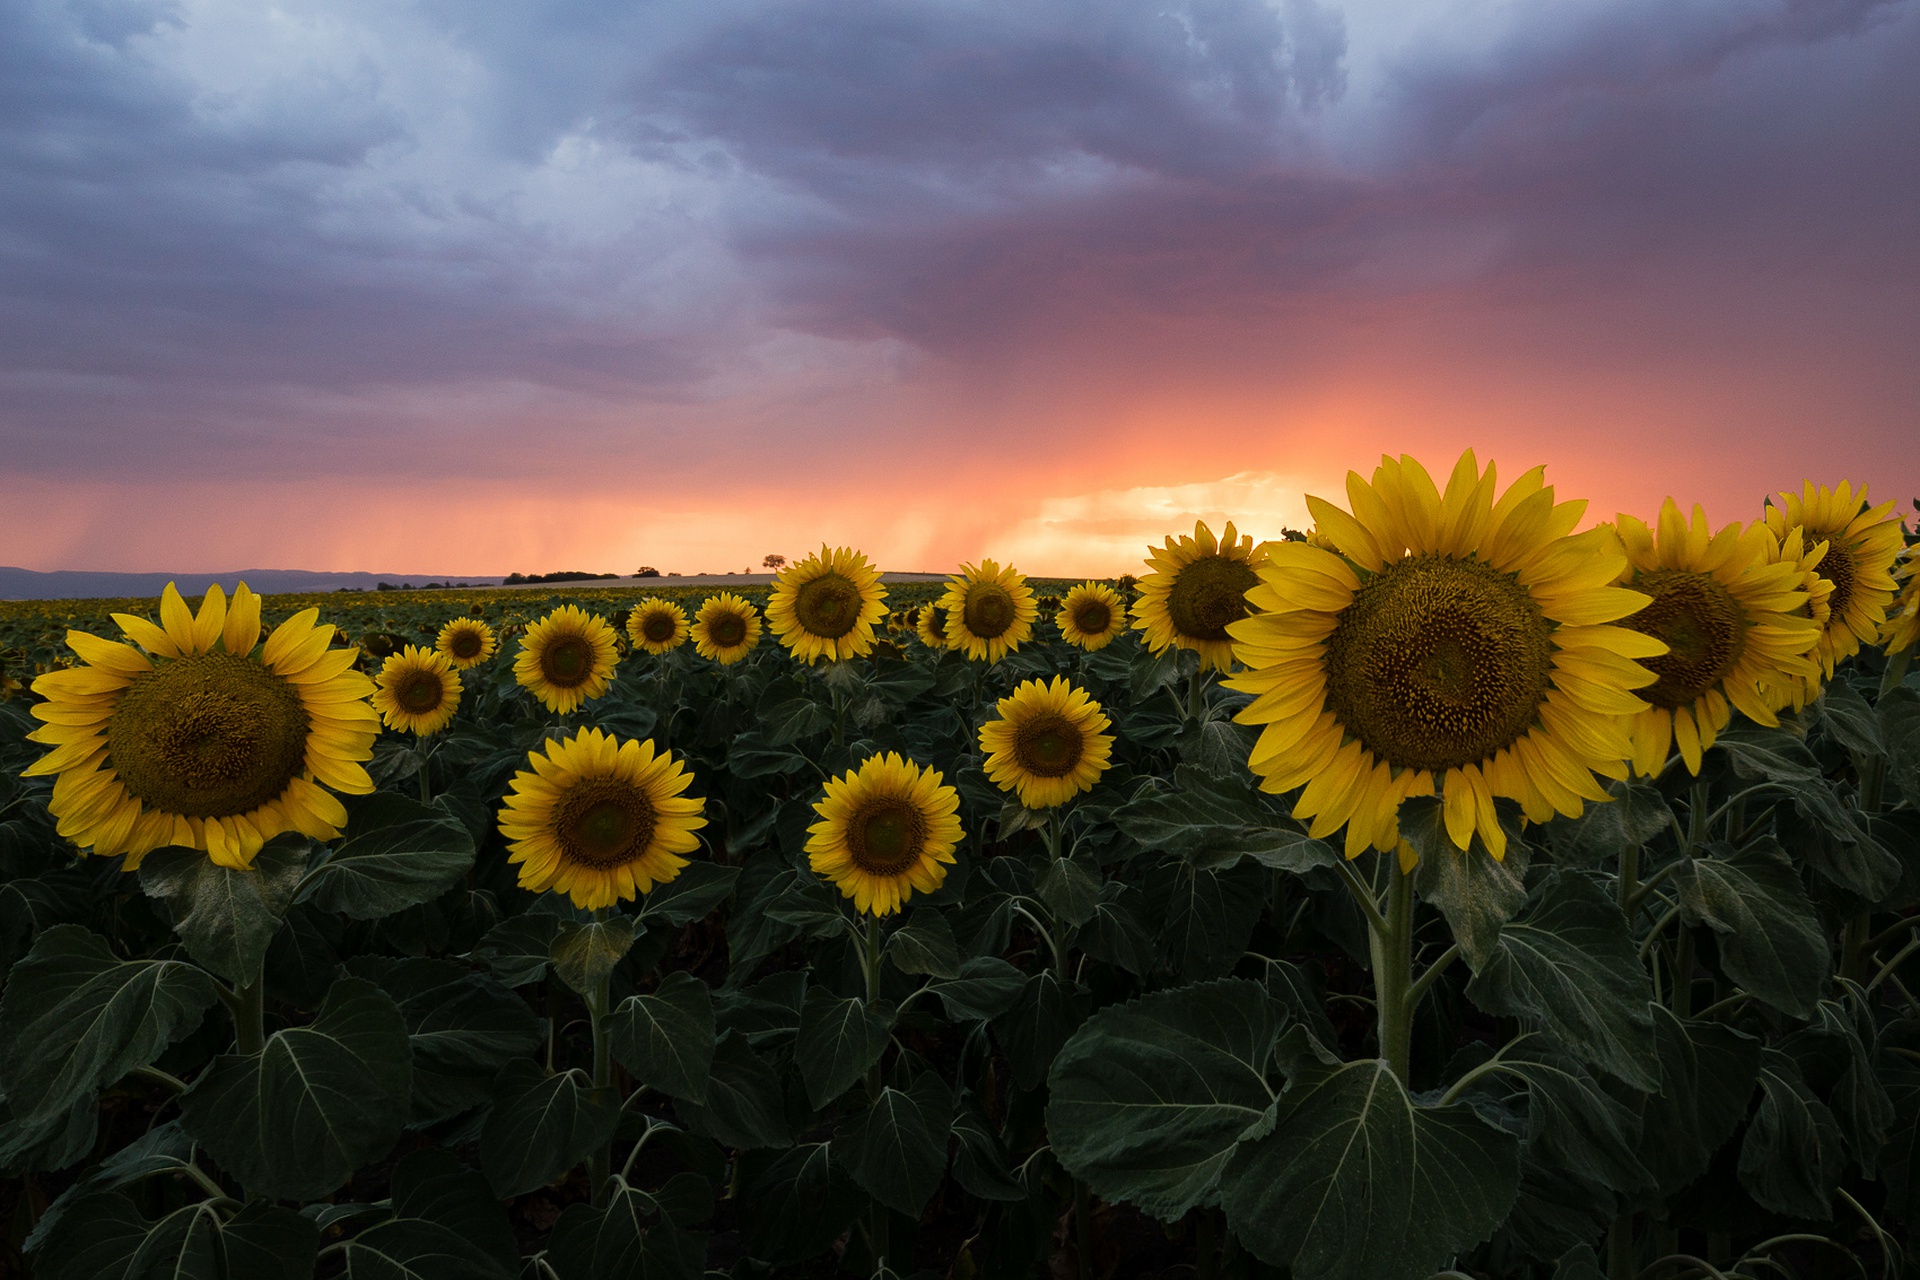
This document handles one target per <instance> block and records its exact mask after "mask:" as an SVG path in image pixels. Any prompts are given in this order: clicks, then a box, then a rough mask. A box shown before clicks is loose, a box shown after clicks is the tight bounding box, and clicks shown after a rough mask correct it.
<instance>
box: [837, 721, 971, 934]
mask: <svg viewBox="0 0 1920 1280" xmlns="http://www.w3.org/2000/svg"><path fill="white" fill-rule="evenodd" d="M813 809H814V812H815V813H818V814H819V815H820V821H818V822H816V823H814V824H813V825H812V826H810V827H808V828H807V832H808V835H807V861H808V863H809V864H810V865H811V866H812V867H813V869H814V871H815V872H816V873H817V874H819V875H822V876H825V877H826V878H827V879H829V880H831V881H833V883H834V884H835V885H837V886H838V887H839V889H840V896H841V897H843V898H852V899H853V905H854V909H855V910H857V911H862V912H866V913H867V914H869V915H875V916H886V915H892V914H893V913H894V912H896V911H898V910H900V906H901V904H902V903H904V902H906V901H907V899H909V898H911V897H912V896H913V894H914V891H915V890H919V891H920V892H921V893H932V892H933V891H934V890H935V889H938V888H939V887H940V885H941V883H942V882H943V881H944V880H945V879H946V878H947V866H948V865H949V864H951V863H952V862H953V851H954V849H955V848H956V847H958V846H959V844H960V836H961V831H960V819H959V817H958V814H959V811H960V795H959V793H958V792H956V791H955V790H954V789H953V788H952V787H949V786H946V785H945V784H944V782H943V780H942V778H941V775H940V774H939V773H938V772H937V771H936V770H933V769H923V768H921V767H920V766H919V765H917V764H915V763H914V762H913V761H911V760H907V759H905V758H903V757H901V756H899V755H896V754H895V753H893V752H891V751H890V752H888V753H887V754H885V755H878V756H869V757H868V758H867V760H866V762H865V763H864V764H862V765H861V766H860V767H859V768H858V769H852V770H849V771H847V772H846V773H844V774H842V775H841V776H839V777H838V778H831V779H829V780H828V781H827V787H826V794H825V796H823V797H822V798H821V799H820V800H819V801H818V802H816V803H815V804H814V806H813Z"/></svg>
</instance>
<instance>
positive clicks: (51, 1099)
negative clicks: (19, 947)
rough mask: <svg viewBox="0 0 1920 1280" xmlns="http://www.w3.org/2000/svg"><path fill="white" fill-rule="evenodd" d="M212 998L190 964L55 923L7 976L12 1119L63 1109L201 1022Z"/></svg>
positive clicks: (2, 1079) (5, 1042) (5, 1034)
mask: <svg viewBox="0 0 1920 1280" xmlns="http://www.w3.org/2000/svg"><path fill="white" fill-rule="evenodd" d="M215 998H216V997H215V986H214V982H213V979H211V978H209V977H208V976H207V975H206V974H205V973H204V972H202V971H201V970H199V969H196V968H195V967H194V966H192V965H190V964H186V963H183V962H181V961H178V960H121V959H120V958H119V957H117V956H115V955H114V954H113V952H112V951H110V950H108V949H107V944H106V942H105V941H104V940H102V939H101V938H99V937H98V936H96V935H95V934H92V933H89V932H88V931H87V930H85V929H83V928H81V927H80V926H79V925H75V924H62V925H55V926H54V927H53V928H51V929H49V930H47V931H46V932H45V933H43V934H41V935H40V936H39V938H37V939H35V941H34V944H33V950H32V951H30V952H28V953H27V957H26V958H25V959H24V960H22V961H20V962H19V963H18V964H16V965H14V966H13V969H12V971H11V972H10V973H8V975H7V989H6V993H5V995H4V996H3V997H0V1092H4V1093H5V1094H6V1097H7V1103H8V1105H9V1106H10V1107H11V1108H12V1110H13V1113H14V1115H15V1116H16V1117H18V1118H21V1119H25V1118H27V1117H33V1116H38V1117H43V1118H45V1119H48V1120H51V1119H53V1118H55V1117H64V1116H65V1114H66V1113H67V1112H68V1111H69V1110H70V1109H71V1108H72V1107H73V1106H74V1104H75V1103H76V1102H79V1101H80V1100H82V1099H86V1098H89V1097H90V1095H91V1094H92V1093H93V1091H94V1090H95V1089H98V1088H100V1087H101V1086H103V1085H109V1084H112V1083H114V1082H115V1081H116V1080H118V1079H120V1078H121V1077H122V1076H124V1075H126V1074H127V1072H129V1071H131V1070H133V1069H134V1068H135V1067H142V1066H146V1065H147V1064H148V1063H150V1062H152V1061H153V1060H154V1059H156V1058H158V1057H159V1056H160V1055H161V1053H163V1052H164V1051H165V1050H166V1047H167V1046H168V1045H169V1044H171V1043H173V1042H174V1041H175V1040H178V1039H180V1038H181V1037H182V1036H184V1035H186V1034H188V1033H189V1032H191V1031H192V1030H193V1029H194V1028H195V1027H198V1026H199V1025H200V1020H201V1018H202V1017H203V1016H204V1015H205V1014H206V1011H207V1006H209V1005H211V1004H212V1003H213V1002H214V1000H215ZM88 1106H89V1107H91V1103H90V1102H89V1103H88Z"/></svg>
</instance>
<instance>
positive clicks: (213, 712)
mask: <svg viewBox="0 0 1920 1280" xmlns="http://www.w3.org/2000/svg"><path fill="white" fill-rule="evenodd" d="M306 753H307V712H306V708H305V706H304V705H303V704H302V703H301V701H300V694H299V691H298V690H296V689H295V688H294V687H293V686H292V685H291V684H289V683H288V682H287V681H286V680H284V679H282V678H281V677H279V676H277V675H275V674H274V673H273V672H271V671H269V670H268V669H267V668H266V667H264V666H262V665H260V664H259V663H257V662H250V661H248V660H247V659H246V658H243V657H240V656H239V655H237V654H230V653H202V654H195V655H193V656H191V657H185V658H176V659H174V660H173V661H171V662H165V663H162V664H160V665H159V666H157V667H155V668H154V670H153V671H152V672H151V673H149V674H147V675H143V676H141V677H139V678H138V679H136V680H135V681H134V682H133V684H132V685H131V686H130V687H129V688H128V689H127V691H126V693H125V694H124V695H123V696H122V697H121V699H120V703H119V705H118V706H116V707H115V708H114V711H113V719H112V720H111V721H110V722H109V723H108V725H107V757H108V760H109V762H110V763H111V765H112V767H113V770H114V772H115V773H117V774H118V775H119V776H120V780H121V781H122V782H124V783H126V784H127V790H129V791H131V792H132V793H133V794H134V795H135V796H136V797H138V798H139V799H140V800H141V801H142V802H144V803H145V804H146V805H147V806H148V807H149V808H152V809H158V810H161V811H163V812H166V813H177V814H181V815H184V816H186V817H189V818H217V817H226V816H229V815H232V814H241V813H251V812H252V811H253V810H255V809H258V808H259V807H260V806H261V805H263V804H265V803H267V802H268V801H269V800H273V799H275V798H277V797H278V796H279V795H280V793H281V792H283V791H285V790H286V789H287V784H288V783H289V782H290V781H292V780H293V777H294V775H295V774H297V773H299V772H300V768H301V766H302V765H303V764H304V763H305V761H306Z"/></svg>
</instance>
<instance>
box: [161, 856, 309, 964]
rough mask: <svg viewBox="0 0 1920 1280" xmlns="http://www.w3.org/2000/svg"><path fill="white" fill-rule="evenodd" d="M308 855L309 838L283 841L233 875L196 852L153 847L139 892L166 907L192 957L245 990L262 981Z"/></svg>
mask: <svg viewBox="0 0 1920 1280" xmlns="http://www.w3.org/2000/svg"><path fill="white" fill-rule="evenodd" d="M307 850H308V842H307V838H306V837H305V836H302V835H287V836H280V837H278V838H276V839H274V840H270V841H268V842H267V844H266V846H265V847H264V848H262V849H261V850H260V852H259V853H257V854H255V855H254V859H253V866H251V867H250V868H248V869H247V870H245V871H235V870H233V869H232V868H230V867H223V866H220V865H218V864H216V863H215V862H214V861H213V860H212V859H211V858H209V857H207V855H206V854H204V853H201V852H199V851H198V850H195V849H155V850H154V851H153V852H152V853H150V854H148V855H147V856H146V857H145V858H144V859H143V860H142V861H141V863H140V887H141V888H142V889H144V890H145V891H146V893H147V896H148V897H151V898H158V899H159V900H160V901H161V902H162V903H164V904H165V907H166V913H167V917H168V919H170V920H171V921H172V922H173V930H174V932H175V933H177V934H179V935H180V941H181V942H182V943H184V944H186V948H187V954H188V955H190V956H192V957H193V958H194V959H195V960H197V961H199V962H200V963H201V964H202V965H205V966H206V967H207V968H209V969H211V970H213V971H214V972H215V973H217V974H219V975H220V976H221V977H223V978H225V979H226V980H227V981H228V982H231V983H233V984H234V985H236V986H244V985H246V984H247V983H249V982H253V981H255V980H256V979H258V978H259V976H260V964H261V962H262V961H264V960H265V959H266V957H267V944H268V943H269V942H271V941H273V935H274V934H276V933H278V932H279V931H280V922H281V920H282V919H284V918H285V916H286V914H287V908H288V907H290V906H292V905H293V892H294V889H295V888H296V887H297V886H298V885H299V883H300V877H301V875H302V874H303V872H304V871H305V869H306V865H307Z"/></svg>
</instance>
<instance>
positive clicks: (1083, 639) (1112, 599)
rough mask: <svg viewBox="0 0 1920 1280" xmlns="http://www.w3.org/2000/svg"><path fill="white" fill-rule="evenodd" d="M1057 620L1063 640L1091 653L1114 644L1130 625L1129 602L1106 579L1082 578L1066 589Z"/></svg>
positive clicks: (1055, 617)
mask: <svg viewBox="0 0 1920 1280" xmlns="http://www.w3.org/2000/svg"><path fill="white" fill-rule="evenodd" d="M1054 621H1055V623H1057V624H1058V625H1059V627H1060V638H1061V639H1062V640H1065V641H1066V642H1067V643H1068V644H1071V645H1078V646H1079V647H1080V648H1082V649H1085V650H1086V651H1087V652H1088V653H1092V652H1093V651H1094V650H1096V649H1104V648H1106V647H1107V646H1108V645H1110V644H1112V643H1113V638H1114V637H1115V636H1117V635H1119V634H1120V631H1121V629H1122V628H1123V627H1125V626H1126V625H1127V606H1126V602H1125V601H1123V600H1121V599H1120V593H1119V592H1118V591H1115V590H1114V589H1113V588H1112V587H1110V586H1108V585H1107V584H1106V583H1104V582H1083V583H1081V584H1080V585H1079V586H1077V587H1075V588H1074V589H1073V590H1071V591H1069V592H1067V598H1066V599H1065V600H1063V601H1061V602H1060V612H1059V613H1057V614H1055V615H1054Z"/></svg>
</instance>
